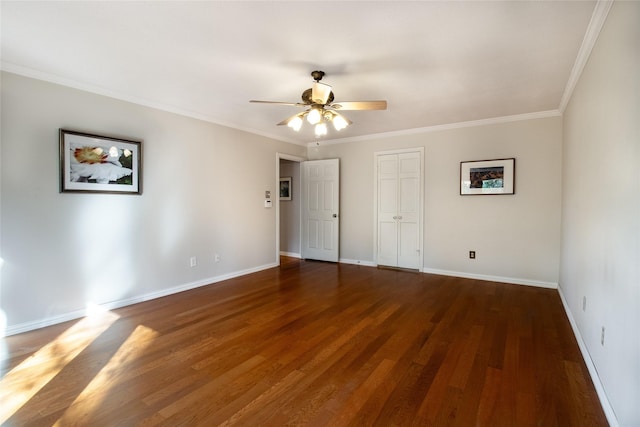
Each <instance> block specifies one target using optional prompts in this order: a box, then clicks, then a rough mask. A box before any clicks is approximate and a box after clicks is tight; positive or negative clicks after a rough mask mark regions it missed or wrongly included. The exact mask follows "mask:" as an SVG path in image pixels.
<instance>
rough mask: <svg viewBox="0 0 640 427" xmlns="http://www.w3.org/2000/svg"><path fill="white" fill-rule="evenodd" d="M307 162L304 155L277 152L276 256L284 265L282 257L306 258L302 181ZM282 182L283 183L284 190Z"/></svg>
mask: <svg viewBox="0 0 640 427" xmlns="http://www.w3.org/2000/svg"><path fill="white" fill-rule="evenodd" d="M303 161H304V159H303V158H302V157H297V156H291V155H288V154H282V153H277V155H276V177H277V185H276V187H275V188H276V198H275V199H276V254H275V255H276V263H277V264H278V265H280V264H281V257H286V258H294V259H296V258H297V259H300V258H301V257H302V249H301V247H302V243H301V242H302V231H301V218H302V214H301V212H302V211H301V209H302V181H301V174H300V169H301V168H300V164H301V162H303ZM281 181H282V182H283V185H282V189H281V184H280V183H281ZM281 190H282V192H281ZM287 190H288V191H287ZM281 195H282V197H281Z"/></svg>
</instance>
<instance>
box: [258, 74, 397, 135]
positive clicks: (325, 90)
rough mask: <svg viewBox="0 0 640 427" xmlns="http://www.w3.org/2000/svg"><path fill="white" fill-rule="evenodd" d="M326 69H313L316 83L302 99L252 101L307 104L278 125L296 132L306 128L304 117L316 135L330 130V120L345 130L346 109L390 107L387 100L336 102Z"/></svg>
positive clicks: (336, 126) (338, 128)
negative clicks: (293, 100)
mask: <svg viewBox="0 0 640 427" xmlns="http://www.w3.org/2000/svg"><path fill="white" fill-rule="evenodd" d="M324 74H325V73H324V71H313V72H312V73H311V77H313V79H314V80H315V82H314V83H313V87H311V88H309V89H307V90H305V91H304V92H302V102H279V101H256V100H254V99H252V100H250V101H249V102H255V103H260V104H277V105H290V106H294V107H302V108H305V111H303V112H301V113H298V114H295V115H293V116H291V117H289V118H287V119H285V120H283V121H281V122H280V123H278V126H281V125H287V126H288V127H290V128H291V129H293V130H295V131H296V132H297V131H299V130H300V129H301V128H302V124H303V122H304V119H306V120H307V122H308V123H309V124H311V125H313V126H315V128H314V130H315V135H316V137H321V136H323V135H326V134H327V123H332V124H333V127H334V128H335V129H336V130H338V131H339V130H342V129H344V128H346V127H347V126H349V125H350V124H351V123H352V122H351V120H349V119H347V118H346V117H344V116H343V115H342V114H340V113H339V112H338V111H342V110H386V109H387V101H344V102H334V95H333V92H332V91H331V86H329V85H328V84H325V83H321V82H320V80H322V77H324Z"/></svg>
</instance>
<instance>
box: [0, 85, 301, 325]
mask: <svg viewBox="0 0 640 427" xmlns="http://www.w3.org/2000/svg"><path fill="white" fill-rule="evenodd" d="M1 101H2V112H1V113H2V117H1V119H2V133H1V136H2V145H1V149H2V151H1V153H2V174H1V183H2V193H1V205H0V206H1V209H2V211H1V215H0V220H1V227H0V231H1V233H2V234H1V239H0V245H1V246H0V250H1V253H0V257H1V258H2V259H3V261H4V264H3V265H2V267H1V268H2V270H1V274H2V281H1V282H0V283H1V289H0V310H1V312H0V314H2V312H3V314H4V315H5V316H6V322H7V325H8V332H9V333H11V332H19V331H21V330H25V329H29V328H33V327H35V326H41V325H44V324H47V323H48V322H51V321H56V320H63V319H65V318H68V317H69V316H71V317H73V316H78V315H81V314H82V310H84V309H85V306H86V304H87V303H89V302H91V303H96V304H107V303H113V304H115V305H117V304H118V303H119V302H123V301H124V302H134V301H137V300H141V299H145V298H149V297H153V296H158V295H161V294H164V293H168V292H174V291H176V290H179V289H184V288H189V287H193V286H198V285H203V284H206V283H210V282H212V281H215V280H217V279H219V278H224V277H228V276H229V275H235V274H239V273H242V272H246V271H251V270H254V269H260V268H265V267H268V266H271V265H275V264H276V262H277V259H275V256H274V255H275V248H276V240H275V239H276V218H275V209H265V208H264V192H265V191H266V190H269V191H271V192H272V193H274V192H275V191H276V190H277V187H276V185H277V176H276V172H275V170H276V168H275V159H276V152H280V153H288V154H290V155H295V156H301V155H303V154H305V152H306V149H305V148H304V147H299V146H295V145H291V144H287V143H283V142H277V141H273V140H269V139H267V138H264V137H260V136H256V135H252V134H249V133H245V132H241V131H238V130H233V129H230V128H225V127H222V126H217V125H214V124H211V123H207V122H203V121H199V120H195V119H191V118H186V117H182V116H178V115H175V114H171V113H167V112H163V111H158V110H154V109H151V108H147V107H142V106H138V105H134V104H130V103H127V102H122V101H118V100H115V99H112V98H107V97H104V96H99V95H95V94H90V93H87V92H83V91H79V90H75V89H70V88H66V87H63V86H58V85H54V84H50V83H46V82H42V81H38V80H33V79H29V78H25V77H20V76H17V75H14V74H10V73H3V74H2V99H1ZM61 127H63V128H69V129H76V130H80V131H86V132H90V133H98V134H109V135H116V136H121V137H128V138H132V139H142V140H143V170H142V172H143V194H142V195H141V196H133V195H110V194H107V195H105V194H69V193H63V194H61V193H59V166H58V165H59V163H58V128H61ZM215 253H218V254H220V256H221V261H220V262H219V263H215V262H214V254H215ZM192 256H196V257H197V260H198V265H197V266H196V267H194V268H191V267H190V266H189V259H190V257H192ZM0 332H1V331H0Z"/></svg>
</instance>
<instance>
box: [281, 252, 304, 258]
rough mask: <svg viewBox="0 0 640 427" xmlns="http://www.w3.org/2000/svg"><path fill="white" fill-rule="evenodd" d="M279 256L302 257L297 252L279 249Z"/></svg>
mask: <svg viewBox="0 0 640 427" xmlns="http://www.w3.org/2000/svg"><path fill="white" fill-rule="evenodd" d="M280 256H288V257H291V258H302V255H300V254H299V253H296V252H284V251H280Z"/></svg>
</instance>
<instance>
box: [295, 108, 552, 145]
mask: <svg viewBox="0 0 640 427" xmlns="http://www.w3.org/2000/svg"><path fill="white" fill-rule="evenodd" d="M561 115H562V113H560V111H559V110H547V111H537V112H533V113H524V114H515V115H512V116H501V117H492V118H489V119H480V120H470V121H466V122H456V123H448V124H444V125H435V126H427V127H421V128H413V129H403V130H399V131H393V132H383V133H376V134H370V135H362V136H354V137H351V138H341V139H327V140H321V141H314V142H310V143H308V144H307V147H313V146H316V145H332V144H345V143H347V142H357V141H371V140H372V139H383V138H392V137H396V136H404V135H415V134H421V133H430V132H440V131H444V130H451V129H462V128H468V127H476V126H487V125H495V124H501V123H510V122H519V121H522V120H535V119H546V118H548V117H560V116H561Z"/></svg>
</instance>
